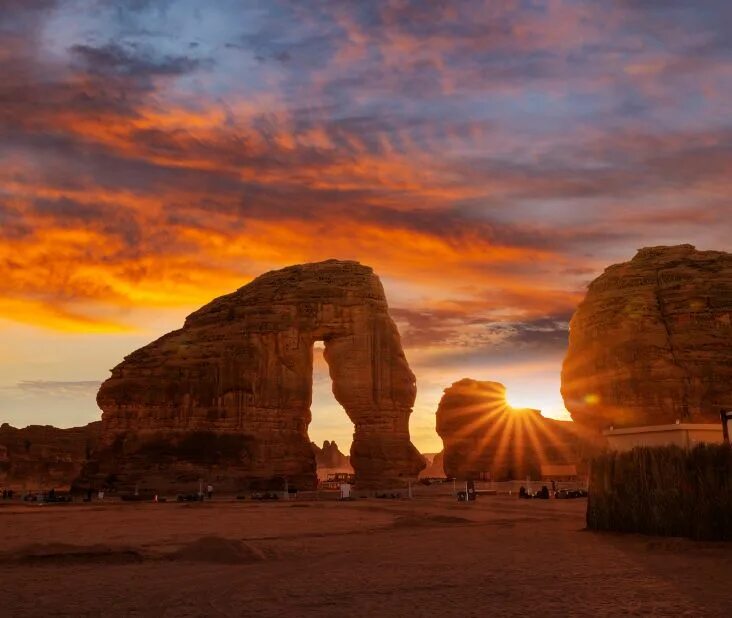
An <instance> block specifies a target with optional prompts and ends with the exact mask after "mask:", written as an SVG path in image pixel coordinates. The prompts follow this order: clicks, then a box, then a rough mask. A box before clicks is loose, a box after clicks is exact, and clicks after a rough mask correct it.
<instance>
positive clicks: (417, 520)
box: [393, 515, 473, 528]
mask: <svg viewBox="0 0 732 618" xmlns="http://www.w3.org/2000/svg"><path fill="white" fill-rule="evenodd" d="M470 523H473V522H472V520H470V519H465V518H464V517H455V516H452V515H404V516H402V517H397V518H396V519H395V520H394V524H393V526H394V527H395V528H416V527H419V526H435V525H442V524H470Z"/></svg>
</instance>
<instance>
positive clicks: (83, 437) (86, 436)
mask: <svg viewBox="0 0 732 618" xmlns="http://www.w3.org/2000/svg"><path fill="white" fill-rule="evenodd" d="M100 430H101V423H100V422H96V423H90V424H89V425H87V426H85V427H72V428H71V429H58V428H56V427H51V426H49V425H29V426H28V427H25V428H23V429H17V428H15V427H11V426H10V425H8V424H7V423H4V424H3V425H2V426H0V487H3V488H8V489H13V490H16V491H24V490H43V489H60V490H63V489H68V488H69V486H70V485H71V483H72V482H73V481H74V479H75V478H76V477H77V476H78V475H79V473H80V472H81V469H82V467H83V465H84V463H85V462H86V459H87V457H88V456H89V453H90V452H91V450H92V449H93V448H94V447H95V445H96V440H97V437H98V434H99V432H100Z"/></svg>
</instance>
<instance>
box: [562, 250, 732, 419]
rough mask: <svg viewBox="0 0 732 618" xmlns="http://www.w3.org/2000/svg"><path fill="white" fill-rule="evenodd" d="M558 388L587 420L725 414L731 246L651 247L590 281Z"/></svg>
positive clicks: (731, 357)
mask: <svg viewBox="0 0 732 618" xmlns="http://www.w3.org/2000/svg"><path fill="white" fill-rule="evenodd" d="M562 395H563V397H564V403H565V405H566V407H567V409H568V410H569V411H570V413H571V414H572V418H573V419H574V420H575V421H577V422H578V423H581V424H582V425H584V426H587V427H594V428H597V429H602V428H607V427H608V426H615V427H623V426H637V425H655V424H664V423H673V422H675V421H676V420H677V419H679V420H682V421H687V422H719V406H720V405H732V254H729V253H724V252H722V251H697V250H696V249H695V248H694V247H692V246H691V245H678V246H673V247H648V248H645V249H641V250H640V251H638V253H637V254H636V256H635V257H634V258H633V259H632V260H631V261H629V262H625V263H623V264H615V265H614V266H610V267H609V268H607V269H606V270H605V272H604V273H603V274H602V275H601V276H600V277H598V278H597V279H595V281H593V282H592V283H591V284H590V286H589V288H588V290H587V295H586V297H585V299H584V301H582V303H581V304H580V306H579V307H578V309H577V311H576V312H575V314H574V317H573V318H572V320H571V322H570V334H569V349H568V352H567V356H566V358H565V361H564V366H563V369H562Z"/></svg>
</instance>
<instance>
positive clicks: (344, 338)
mask: <svg viewBox="0 0 732 618" xmlns="http://www.w3.org/2000/svg"><path fill="white" fill-rule="evenodd" d="M316 341H323V343H324V346H325V352H324V357H325V360H326V362H327V363H328V366H329V370H330V376H331V379H332V381H333V393H334V395H335V398H336V399H337V400H338V401H339V402H340V404H341V405H342V406H343V408H344V409H345V410H346V413H347V414H348V416H349V418H350V419H351V421H353V423H354V438H353V445H352V448H351V464H352V466H353V468H354V469H355V472H356V477H357V482H358V483H359V484H360V485H362V486H364V487H367V486H379V485H389V484H395V483H404V482H406V480H407V479H410V478H416V477H417V474H418V473H419V471H420V470H421V469H422V468H423V467H424V461H423V459H422V457H421V456H420V455H419V453H418V452H417V450H416V449H415V447H414V446H413V445H412V443H411V442H410V439H409V416H410V414H411V411H412V406H413V404H414V398H415V394H416V384H415V378H414V375H413V374H412V372H411V370H410V369H409V365H408V364H407V360H406V358H405V356H404V352H403V351H402V346H401V343H400V338H399V333H398V332H397V328H396V325H395V324H394V322H393V321H392V319H391V318H390V316H389V313H388V308H387V302H386V298H385V296H384V290H383V288H382V286H381V283H380V281H379V278H378V277H377V276H376V275H375V274H374V272H373V270H372V269H371V268H369V267H367V266H362V265H361V264H359V263H357V262H348V261H338V260H328V261H326V262H320V263H315V264H305V265H298V266H291V267H288V268H284V269H282V270H277V271H272V272H269V273H266V274H264V275H262V276H260V277H257V278H256V279H255V280H254V281H252V282H251V283H249V284H248V285H245V286H244V287H242V288H240V289H239V290H237V291H236V292H233V293H231V294H227V295H225V296H221V297H220V298H217V299H215V300H213V301H212V302H210V303H209V304H208V305H206V306H204V307H203V308H201V309H199V310H198V311H196V312H194V313H192V314H191V315H189V316H188V318H187V319H186V321H185V324H184V326H183V328H181V329H179V330H176V331H173V332H171V333H168V334H167V335H164V336H163V337H161V338H160V339H158V340H157V341H154V342H153V343H151V344H149V345H147V346H145V347H143V348H141V349H139V350H137V351H136V352H133V353H132V354H130V355H129V356H127V357H126V358H125V360H124V361H123V362H122V363H120V364H119V365H118V366H117V367H115V368H114V369H113V370H112V376H111V377H110V378H109V379H108V380H107V381H106V382H105V383H104V384H103V385H102V387H101V389H100V391H99V394H98V396H97V402H98V404H99V407H100V408H101V409H102V410H103V414H102V435H101V439H100V447H99V448H98V449H97V450H96V451H95V453H93V455H92V458H91V460H90V462H89V464H88V465H87V466H86V467H85V469H84V472H83V474H82V477H81V478H80V479H79V483H78V484H79V485H80V486H86V485H88V484H93V483H96V484H99V483H104V482H109V483H110V484H115V485H116V486H119V487H128V488H129V487H132V486H133V485H136V484H140V486H145V487H150V488H154V489H156V490H157V491H165V490H166V489H167V488H171V489H172V488H177V489H182V488H184V487H189V488H195V487H197V486H198V479H204V481H205V482H211V483H213V484H214V486H215V487H217V490H222V491H226V490H232V491H237V490H239V489H242V488H246V487H247V486H248V485H249V484H250V483H252V482H256V481H260V480H263V479H265V480H266V479H269V478H275V477H287V478H288V479H289V481H290V483H291V486H292V485H295V486H298V487H299V488H301V489H303V488H307V487H312V486H314V484H315V480H316V474H315V466H316V464H315V457H314V453H313V450H312V448H311V443H310V440H309V439H308V434H307V429H308V424H309V423H310V420H311V414H310V405H311V401H312V372H313V344H314V342H316Z"/></svg>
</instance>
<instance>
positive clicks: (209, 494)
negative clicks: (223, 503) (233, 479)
mask: <svg viewBox="0 0 732 618" xmlns="http://www.w3.org/2000/svg"><path fill="white" fill-rule="evenodd" d="M206 493H207V494H208V499H209V500H211V498H213V485H209V486H208V487H206Z"/></svg>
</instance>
